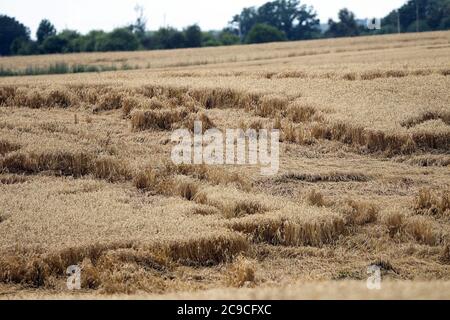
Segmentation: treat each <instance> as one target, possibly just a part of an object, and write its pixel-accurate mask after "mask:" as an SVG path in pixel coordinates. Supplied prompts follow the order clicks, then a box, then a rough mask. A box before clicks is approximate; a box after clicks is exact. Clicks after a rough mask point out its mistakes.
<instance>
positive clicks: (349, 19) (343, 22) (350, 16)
mask: <svg viewBox="0 0 450 320" xmlns="http://www.w3.org/2000/svg"><path fill="white" fill-rule="evenodd" d="M328 26H329V29H328V31H327V32H326V36H329V37H354V36H358V35H359V34H360V32H361V27H360V26H358V23H357V22H356V19H355V14H354V13H353V12H351V11H349V10H348V9H341V10H340V11H339V22H335V21H333V20H332V19H330V20H329V21H328Z"/></svg>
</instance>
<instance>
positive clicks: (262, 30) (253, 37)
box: [245, 23, 286, 43]
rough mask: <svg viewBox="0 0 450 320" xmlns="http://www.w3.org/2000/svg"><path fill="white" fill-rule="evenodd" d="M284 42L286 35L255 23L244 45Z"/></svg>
mask: <svg viewBox="0 0 450 320" xmlns="http://www.w3.org/2000/svg"><path fill="white" fill-rule="evenodd" d="M284 40H286V35H285V33H284V32H283V31H280V30H278V29H277V28H275V27H272V26H270V25H268V24H264V23H257V24H255V25H254V26H253V28H252V29H251V30H250V32H249V33H248V35H247V37H246V39H245V42H246V43H264V42H276V41H284Z"/></svg>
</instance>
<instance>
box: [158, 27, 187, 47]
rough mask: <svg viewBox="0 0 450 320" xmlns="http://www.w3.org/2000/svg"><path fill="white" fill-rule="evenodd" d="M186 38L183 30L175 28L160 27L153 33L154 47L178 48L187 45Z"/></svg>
mask: <svg viewBox="0 0 450 320" xmlns="http://www.w3.org/2000/svg"><path fill="white" fill-rule="evenodd" d="M185 41H186V38H185V36H184V33H183V32H180V31H178V30H177V29H175V28H172V27H167V28H160V29H159V30H158V31H157V32H155V33H154V35H153V48H154V49H176V48H184V47H185Z"/></svg>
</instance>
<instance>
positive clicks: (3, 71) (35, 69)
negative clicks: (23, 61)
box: [0, 62, 139, 77]
mask: <svg viewBox="0 0 450 320" xmlns="http://www.w3.org/2000/svg"><path fill="white" fill-rule="evenodd" d="M134 69H139V67H138V66H130V65H129V64H123V65H121V66H116V65H110V66H107V65H85V64H74V65H72V66H70V65H69V64H67V63H65V62H57V63H53V64H50V65H48V66H44V67H41V66H27V67H26V68H25V69H23V70H15V69H9V68H4V67H3V66H0V77H22V76H39V75H52V74H68V73H94V72H96V73H99V72H107V71H118V70H134Z"/></svg>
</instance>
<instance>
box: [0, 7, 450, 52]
mask: <svg viewBox="0 0 450 320" xmlns="http://www.w3.org/2000/svg"><path fill="white" fill-rule="evenodd" d="M136 11H137V13H138V16H137V18H136V21H135V22H134V23H132V24H130V25H127V26H125V27H122V28H117V29H114V30H113V31H111V32H104V31H101V30H93V31H91V32H89V33H87V34H84V35H83V34H80V33H79V32H77V31H75V30H67V29H66V30H62V31H60V32H57V30H56V28H55V26H54V25H53V24H52V23H51V22H50V21H49V20H46V19H44V20H42V21H41V23H40V24H39V27H38V29H37V32H36V40H32V39H31V34H30V30H29V29H28V28H27V27H26V26H25V25H23V24H22V23H20V22H19V21H17V20H16V19H14V18H12V17H8V16H6V15H0V55H30V54H49V53H70V52H98V51H135V50H155V49H176V48H196V47H208V46H221V45H234V44H242V43H264V42H275V41H286V40H290V41H294V40H308V39H319V38H332V37H348V36H359V35H368V34H386V33H396V32H417V31H432V30H448V29H450V0H408V1H407V2H406V3H405V4H404V5H403V6H402V7H400V8H399V9H398V10H394V11H392V12H391V13H389V14H388V15H387V16H386V17H384V18H383V19H382V21H381V29H380V30H369V29H368V28H367V27H366V26H365V25H364V21H362V20H358V19H357V18H356V17H355V14H354V13H352V12H351V11H349V10H348V9H342V10H340V12H339V15H338V21H334V20H332V19H330V20H329V21H328V23H327V25H325V26H324V25H321V24H320V20H319V19H318V18H317V12H316V11H315V10H314V8H313V7H311V6H306V5H304V4H301V3H300V1H299V0H275V1H270V2H267V3H265V4H263V5H262V6H260V7H257V8H256V7H250V8H244V9H243V10H242V11H241V13H239V14H237V15H235V16H234V17H233V18H232V19H231V21H230V23H229V24H228V26H226V27H225V28H224V29H223V30H221V31H202V30H201V29H200V27H199V26H198V25H191V26H188V27H186V28H184V29H183V30H177V29H175V28H172V27H162V28H160V29H159V30H157V31H148V30H147V27H146V24H147V20H146V18H145V16H144V13H143V9H142V8H140V7H137V8H136Z"/></svg>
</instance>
